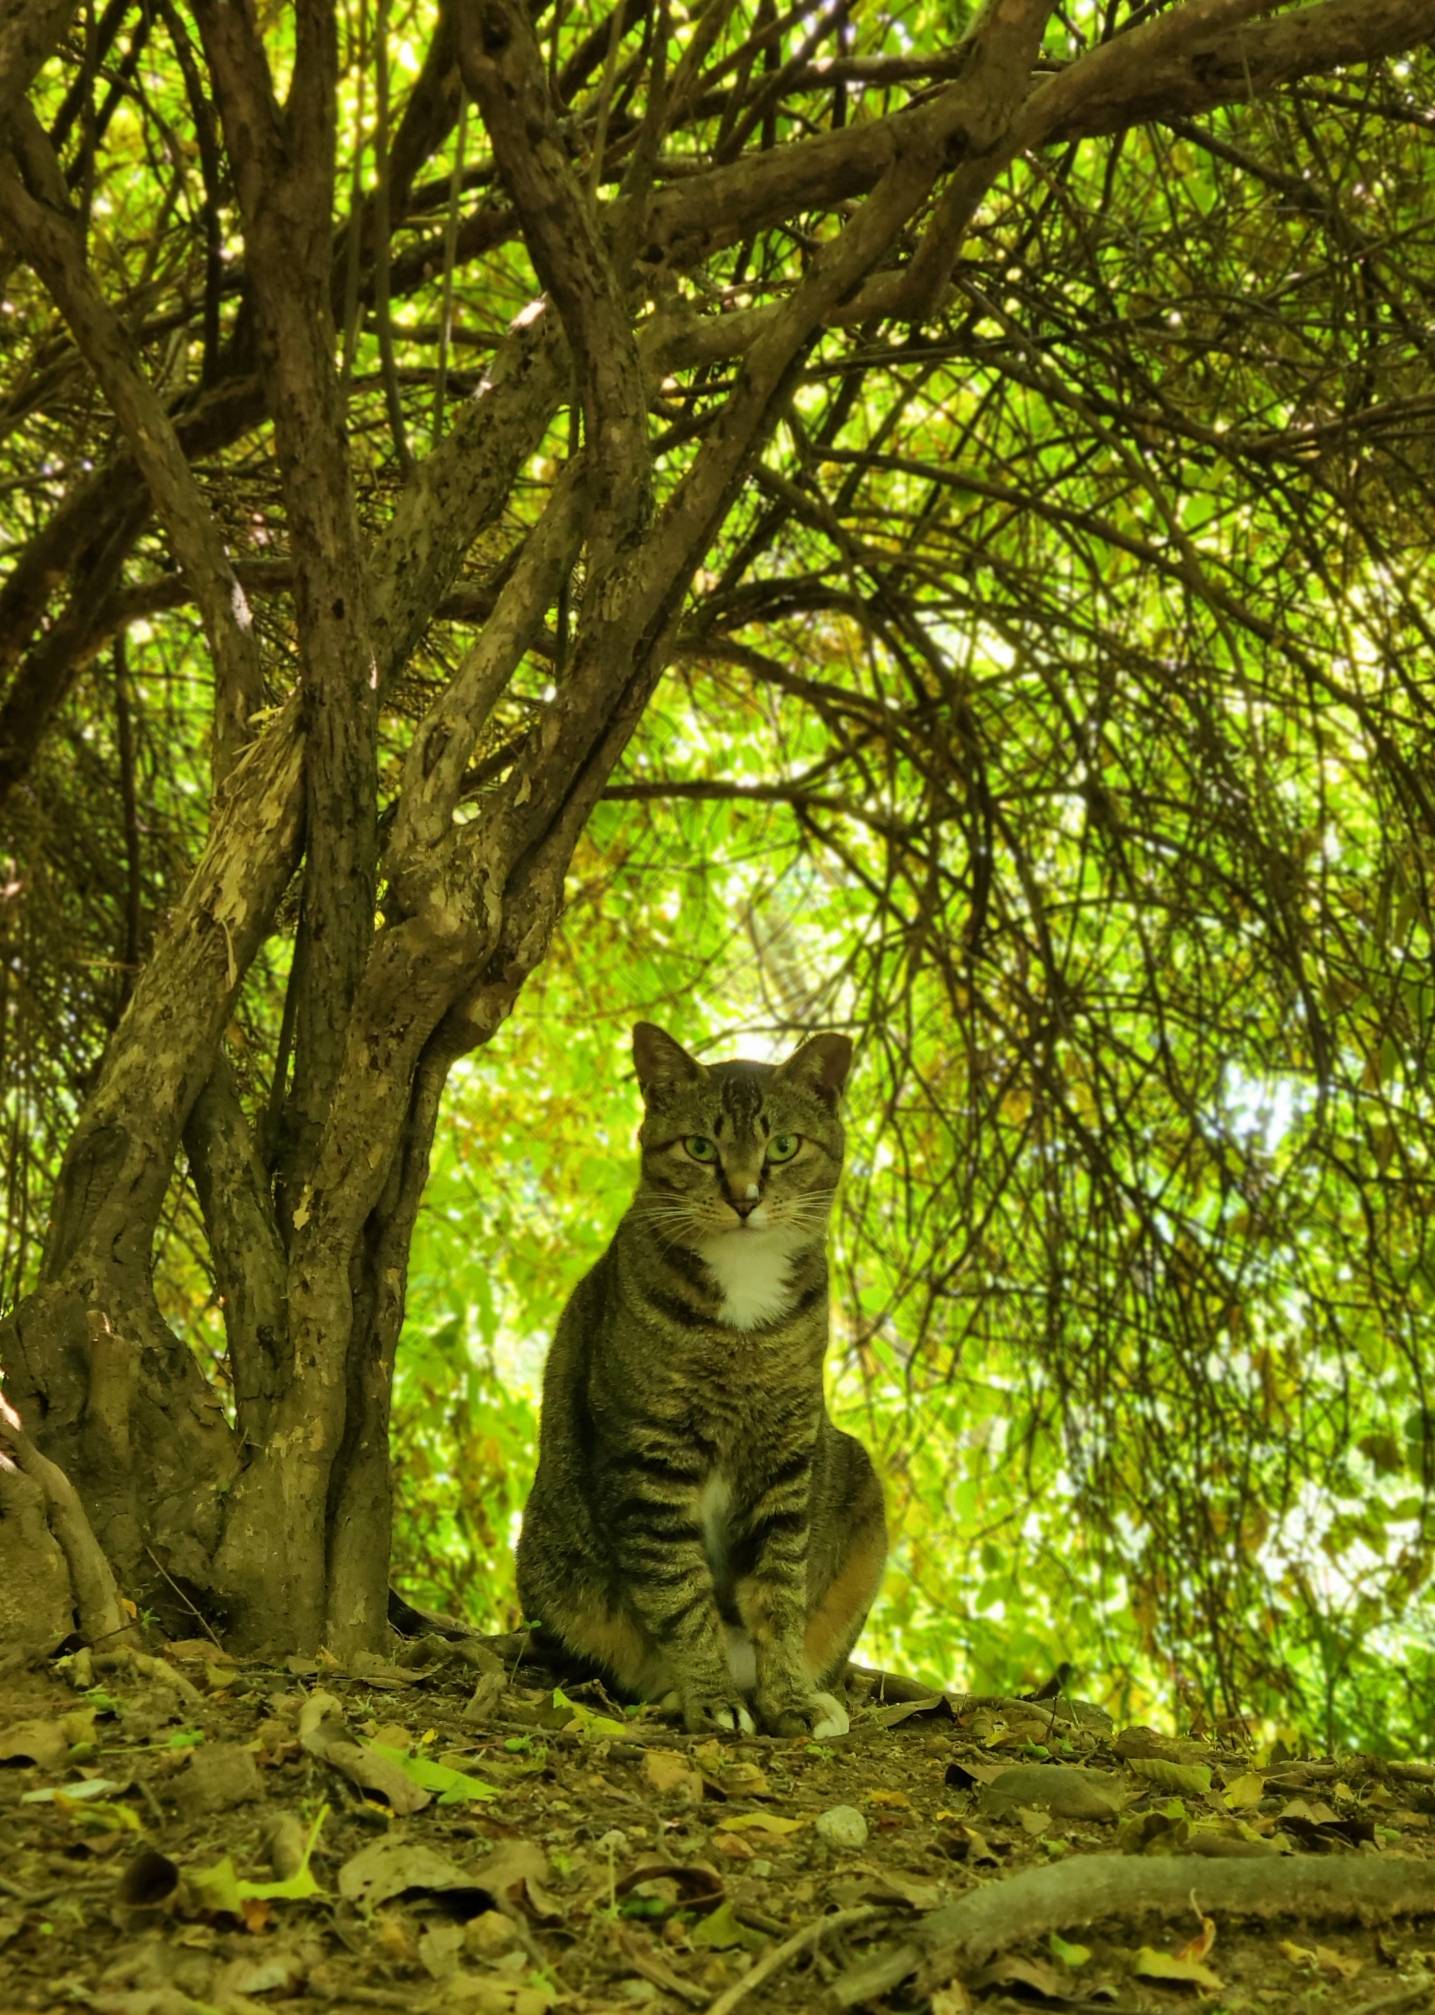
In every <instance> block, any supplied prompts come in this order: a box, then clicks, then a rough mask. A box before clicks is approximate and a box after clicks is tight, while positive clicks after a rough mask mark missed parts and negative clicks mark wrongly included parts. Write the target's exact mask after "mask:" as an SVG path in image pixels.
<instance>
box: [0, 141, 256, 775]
mask: <svg viewBox="0 0 1435 2015" xmlns="http://www.w3.org/2000/svg"><path fill="white" fill-rule="evenodd" d="M21 116H22V117H24V118H25V119H26V121H27V122H28V123H30V124H31V125H32V126H33V131H32V132H31V133H30V135H29V136H28V144H27V154H28V156H29V157H30V158H31V159H32V160H33V159H36V158H38V159H39V160H40V161H41V162H42V163H43V167H44V171H45V183H44V187H43V189H42V196H43V200H37V199H36V198H35V197H34V196H32V195H31V194H30V193H29V192H28V191H27V190H26V189H25V187H24V185H23V184H22V182H21V181H20V178H19V176H18V175H17V174H16V173H15V172H14V170H13V169H12V168H9V167H7V166H6V165H5V164H4V163H3V162H0V224H3V225H4V226H5V227H6V229H7V230H8V231H9V233H10V235H11V237H12V238H13V239H14V241H15V243H16V244H17V245H19V247H20V248H21V250H22V251H23V252H24V255H25V257H26V258H27V259H28V261H29V262H30V264H31V265H32V266H33V267H34V269H35V271H36V272H37V273H38V274H39V275H40V278H41V279H42V280H43V281H44V283H45V285H46V287H47V288H48V289H49V291H50V293H51V294H52V295H53V297H54V300H55V302H56V305H57V306H58V307H59V309H60V312H61V314H62V315H63V316H64V318H65V321H66V323H67V324H68V326H69V330H70V333H71V335H72V336H73V337H74V339H75V343H76V346H77V347H78V349H79V350H80V352H81V354H82V355H83V356H84V358H85V359H86V361H87V362H88V364H89V366H90V368H91V370H92V371H93V372H94V374H95V376H96V378H97V379H98V380H99V383H100V385H101V387H102V389H103V391H104V393H105V396H106V398H107V399H108V400H109V403H110V406H111V407H112V409H113V411H114V414H115V417H116V419H117V420H118V421H119V423H120V426H121V427H122V428H123V429H124V432H125V436H126V438H127V440H128V441H129V444H130V449H131V452H132V453H133V455H134V458H135V461H136V462H137V463H138V465H139V468H140V471H141V474H142V475H143V477H144V479H145V482H146V483H147V485H148V487H149V492H150V495H151V497H152V498H153V500H154V505H155V509H156V510H157V511H158V513H159V517H160V522H161V523H162V524H163V526H164V528H165V530H166V532H167V533H168V534H169V539H170V544H171V546H172V547H173V548H174V555H175V558H176V560H177V561H178V562H179V565H180V567H181V568H182V569H183V571H184V573H185V574H186V576H187V577H188V579H189V582H190V584H191V586H192V587H193V589H194V595H195V600H196V602H197V603H198V605H199V611H200V618H201V620H202V622H203V624H204V631H205V636H206V638H207V640H208V643H209V647H210V650H211V652H212V653H213V658H214V674H215V708H214V730H213V736H214V769H215V775H216V778H218V777H222V776H224V775H225V774H226V773H227V772H228V770H229V768H230V767H231V765H232V763H233V761H234V758H235V757H236V756H237V754H238V752H239V750H240V748H242V747H243V745H244V743H245V742H246V741H247V740H248V739H249V735H250V733H251V730H250V728H249V725H248V723H249V719H250V716H251V715H252V714H254V713H255V712H257V711H258V709H259V708H260V706H261V705H262V704H263V698H264V684H263V676H262V673H261V670H260V664H259V653H258V650H257V648H256V645H255V639H254V631H253V617H252V616H251V614H250V609H249V603H248V601H247V599H246V597H245V594H244V590H243V589H242V588H241V587H240V585H239V582H238V581H237V580H236V578H235V574H234V569H233V567H232V566H231V565H230V562H229V556H228V554H227V553H226V551H225V548H224V539H223V537H222V535H221V533H220V530H219V526H218V525H217V523H216V522H215V519H214V515H213V513H212V512H211V511H210V508H209V506H208V504H207V503H206V502H205V499H204V497H203V496H202V495H201V493H200V489H199V485H198V484H197V483H196V482H195V479H194V474H193V471H192V470H191V468H190V465H189V462H188V460H187V458H186V456H185V452H184V449H183V448H182V447H181V445H180V441H179V436H178V435H177V434H176V432H175V430H174V426H173V424H172V423H171V421H170V418H169V415H168V413H167V412H166V411H165V408H164V405H163V403H162V401H161V400H160V397H159V394H158V393H157V392H156V391H155V389H154V387H153V386H152V385H151V384H150V382H149V380H148V379H147V378H146V377H145V375H144V373H143V371H142V370H141V369H140V366H139V360H138V358H137V357H136V356H135V353H134V348H133V345H132V344H131V343H130V340H129V337H128V336H127V335H126V333H125V329H124V326H123V324H122V323H121V321H120V319H119V317H118V316H117V315H116V314H115V313H114V311H113V309H112V308H111V307H110V306H109V304H108V303H107V302H106V301H105V300H104V298H103V297H102V295H101V294H100V291H99V288H98V287H97V286H96V285H95V282H94V280H93V278H92V276H91V274H90V272H89V269H88V267H87V265H86V263H85V255H84V247H83V244H82V241H81V237H80V232H79V229H78V225H77V222H76V220H75V219H74V218H73V217H72V216H71V215H70V213H69V208H68V198H67V195H66V191H65V185H64V179H63V177H62V176H61V174H60V168H59V163H58V162H57V161H56V160H55V157H54V155H53V154H52V153H51V152H50V148H49V143H48V141H47V140H46V139H45V137H44V134H43V133H42V132H40V130H39V128H38V125H37V124H35V122H34V121H33V115H31V114H30V113H29V111H28V108H27V109H26V111H25V112H24V113H23V114H22V115H21Z"/></svg>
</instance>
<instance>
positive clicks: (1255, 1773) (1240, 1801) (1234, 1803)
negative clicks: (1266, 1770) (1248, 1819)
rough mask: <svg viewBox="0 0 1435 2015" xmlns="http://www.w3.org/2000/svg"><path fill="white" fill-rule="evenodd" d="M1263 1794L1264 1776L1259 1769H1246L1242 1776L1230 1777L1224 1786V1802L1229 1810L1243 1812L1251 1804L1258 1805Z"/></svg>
mask: <svg viewBox="0 0 1435 2015" xmlns="http://www.w3.org/2000/svg"><path fill="white" fill-rule="evenodd" d="M1265 1795H1266V1780H1265V1778H1264V1777H1263V1776H1262V1775H1261V1773H1260V1771H1259V1770H1248V1771H1247V1772H1246V1773H1245V1775H1244V1776H1243V1777H1235V1778H1232V1780H1231V1782H1230V1783H1229V1784H1228V1785H1227V1786H1226V1793H1225V1803H1226V1806H1227V1809H1228V1810H1229V1811H1231V1812H1244V1811H1246V1810H1248V1809H1249V1807H1251V1806H1252V1805H1259V1804H1260V1802H1261V1800H1262V1799H1263V1798H1264V1797H1265Z"/></svg>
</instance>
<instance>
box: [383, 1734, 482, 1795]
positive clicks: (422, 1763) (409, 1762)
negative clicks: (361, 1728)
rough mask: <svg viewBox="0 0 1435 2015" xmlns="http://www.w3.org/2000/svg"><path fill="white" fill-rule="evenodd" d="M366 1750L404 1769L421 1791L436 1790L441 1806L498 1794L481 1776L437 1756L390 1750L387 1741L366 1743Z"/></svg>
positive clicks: (385, 1761) (405, 1773)
mask: <svg viewBox="0 0 1435 2015" xmlns="http://www.w3.org/2000/svg"><path fill="white" fill-rule="evenodd" d="M364 1750H365V1752H366V1753H367V1754H368V1755H370V1756H374V1757H377V1758H378V1759H379V1760H380V1762H382V1763H385V1764H392V1765H393V1766H394V1767H395V1768H396V1769H398V1770H401V1771H402V1772H403V1774H404V1776H405V1777H407V1778H408V1779H409V1781H410V1782H411V1783H413V1784H416V1785H418V1786H419V1788H420V1789H421V1790H424V1791H435V1792H437V1793H438V1802H439V1804H440V1805H462V1804H466V1803H469V1802H470V1801H477V1800H481V1799H485V1798H497V1797H498V1795H499V1794H498V1792H497V1790H496V1789H495V1787H494V1786H493V1785H492V1784H489V1783H487V1782H486V1781H485V1780H484V1779H483V1778H482V1777H474V1776H472V1775H470V1773H469V1772H468V1771H466V1770H455V1769H454V1768H453V1767H452V1766H451V1765H450V1764H447V1763H440V1762H439V1761H438V1760H437V1758H435V1757H431V1756H408V1755H405V1753H404V1752H403V1750H401V1749H391V1748H390V1747H389V1745H388V1744H387V1743H386V1742H366V1743H365V1744H364ZM380 1788H382V1786H381V1787H380ZM390 1802H392V1801H390Z"/></svg>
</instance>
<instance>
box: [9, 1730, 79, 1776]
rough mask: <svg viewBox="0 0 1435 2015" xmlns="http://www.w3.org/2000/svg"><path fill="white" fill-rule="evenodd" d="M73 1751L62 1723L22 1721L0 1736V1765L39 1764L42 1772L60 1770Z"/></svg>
mask: <svg viewBox="0 0 1435 2015" xmlns="http://www.w3.org/2000/svg"><path fill="white" fill-rule="evenodd" d="M70 1748H71V1742H70V1738H69V1736H68V1735H67V1734H66V1733H65V1730H64V1728H63V1726H62V1725H61V1723H60V1722H58V1721H19V1722H17V1723H16V1724H15V1726H14V1727H13V1728H10V1729H7V1730H6V1732H5V1733H4V1734H3V1735H0V1763H25V1762H29V1763H38V1764H39V1766H40V1768H41V1769H42V1770H56V1769H58V1768H59V1766H60V1765H61V1764H62V1763H63V1762H64V1761H65V1758H66V1757H67V1756H68V1755H69V1753H70Z"/></svg>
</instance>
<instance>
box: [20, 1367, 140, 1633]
mask: <svg viewBox="0 0 1435 2015" xmlns="http://www.w3.org/2000/svg"><path fill="white" fill-rule="evenodd" d="M0 1466H3V1467H5V1468H8V1469H10V1470H11V1471H12V1473H13V1472H18V1473H19V1476H20V1477H22V1478H24V1479H25V1481H26V1482H27V1483H28V1484H29V1485H30V1486H31V1487H32V1488H33V1489H34V1490H35V1491H37V1492H38V1494H39V1499H40V1502H41V1504H42V1506H43V1510H44V1519H45V1524H46V1526H47V1527H48V1529H49V1532H50V1534H51V1536H52V1537H53V1539H54V1540H55V1542H56V1543H57V1544H58V1546H59V1548H60V1551H61V1553H62V1554H63V1555H64V1559H65V1566H66V1567H67V1568H68V1570H69V1577H70V1593H71V1595H72V1596H73V1598H74V1604H75V1617H76V1621H77V1623H78V1626H79V1629H80V1632H81V1635H82V1636H84V1637H86V1638H88V1639H89V1641H90V1643H91V1644H100V1643H104V1644H107V1645H117V1644H123V1643H125V1642H135V1641H137V1637H136V1635H135V1626H134V1623H133V1620H132V1618H131V1617H130V1616H129V1615H128V1614H127V1613H126V1611H125V1608H124V1606H123V1604H122V1603H121V1601H120V1592H119V1589H118V1587H117V1586H116V1585H115V1577H114V1574H113V1573H112V1572H111V1569H110V1563H109V1561H108V1560H107V1559H106V1558H105V1553H104V1549H103V1548H102V1547H101V1545H100V1543H99V1541H98V1540H97V1539H96V1537H95V1534H94V1529H93V1527H92V1526H91V1524H90V1521H89V1519H88V1517H87V1516H86V1514H85V1507H84V1505H83V1504H81V1502H80V1498H79V1493H78V1492H77V1491H76V1489H75V1487H74V1485H73V1484H72V1483H71V1481H70V1479H69V1477H68V1476H66V1474H65V1472H64V1470H63V1469H61V1468H60V1467H59V1466H58V1464H56V1463H53V1462H51V1461H50V1459H49V1457H48V1456H44V1455H41V1453H40V1451H39V1449H38V1448H36V1446H35V1444H34V1442H33V1441H31V1439H30V1437H29V1435H28V1434H26V1432H25V1430H24V1428H23V1427H22V1426H21V1424H20V1416H19V1414H18V1413H17V1412H16V1411H15V1409H14V1407H13V1406H11V1405H9V1404H8V1403H7V1402H6V1400H5V1397H4V1395H3V1393H0Z"/></svg>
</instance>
